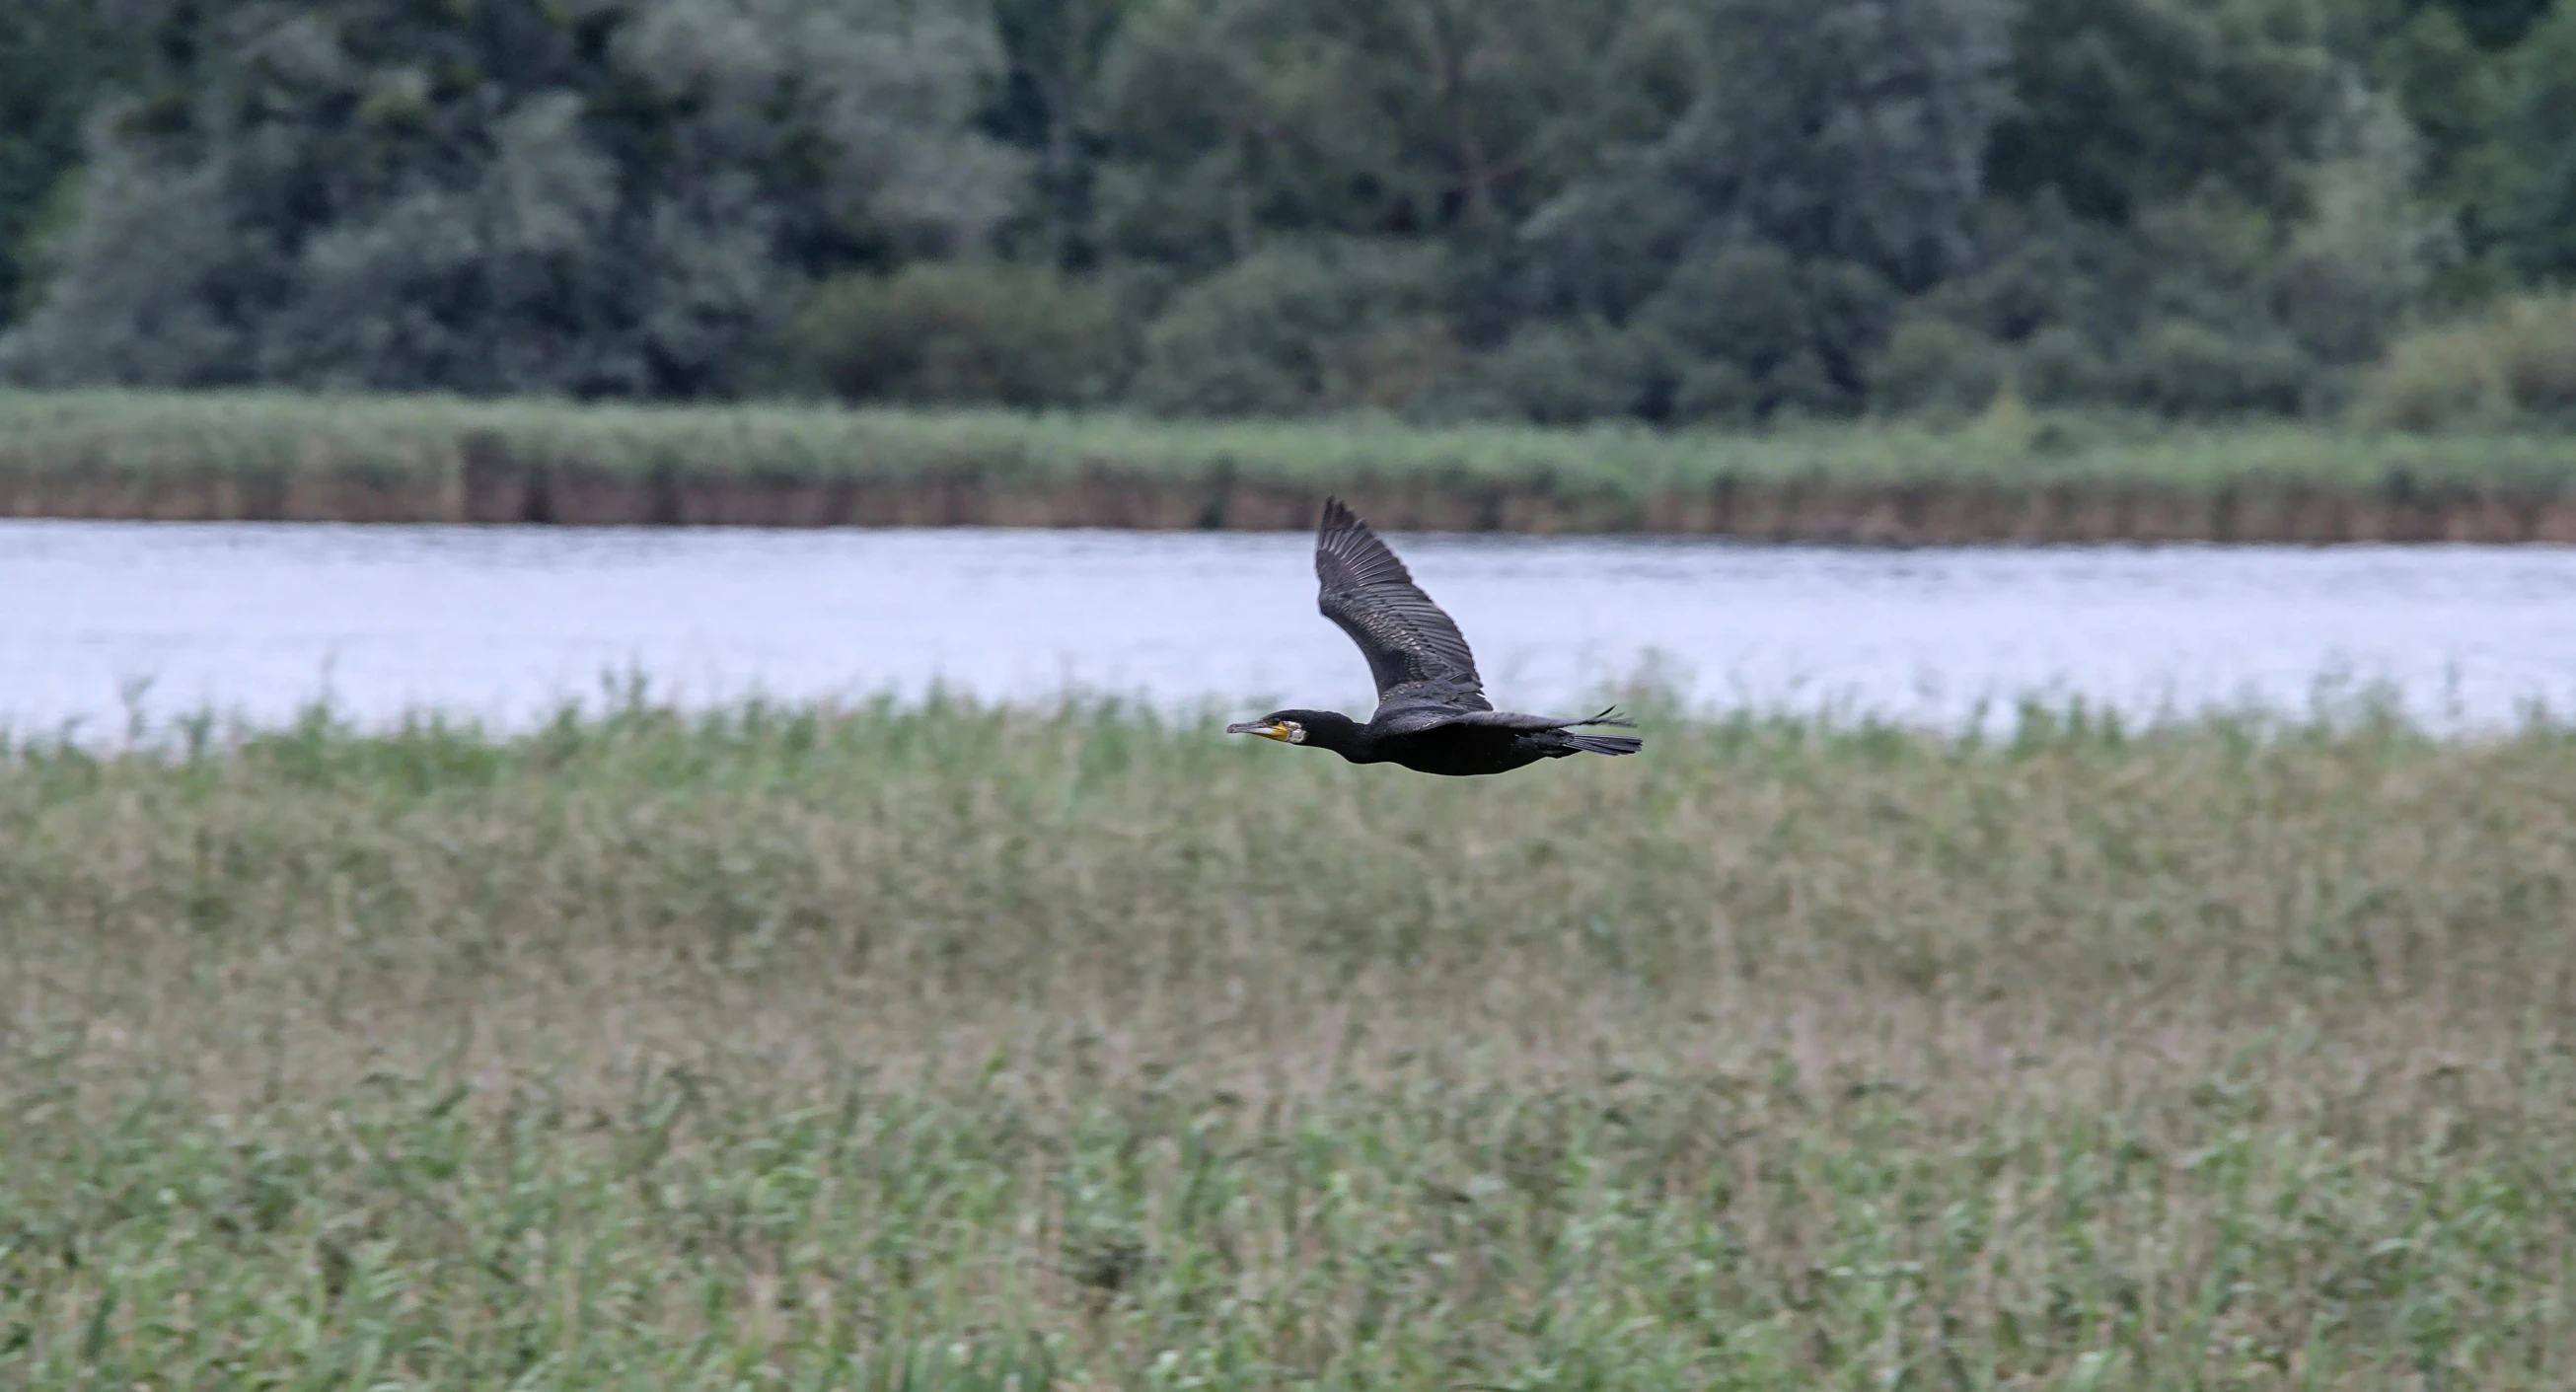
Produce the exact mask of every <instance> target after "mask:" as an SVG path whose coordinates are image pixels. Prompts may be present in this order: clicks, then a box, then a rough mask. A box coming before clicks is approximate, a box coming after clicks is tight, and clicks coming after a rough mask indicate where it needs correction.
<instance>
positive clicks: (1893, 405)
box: [1869, 319, 2005, 415]
mask: <svg viewBox="0 0 2576 1392" xmlns="http://www.w3.org/2000/svg"><path fill="white" fill-rule="evenodd" d="M2004 368H2005V357H2004V353H2003V351H2002V350H2001V349H2000V348H1998V347H1996V345H1995V344H1994V342H1993V341H1992V340H1990V339H1988V338H1987V337H1986V336H1985V335H1984V334H1981V333H1978V332H1977V331H1976V330H1974V329H1971V328H1967V327H1965V326H1963V325H1959V324H1954V323H1951V322H1950V321H1948V320H1946V319H1912V320H1908V321H1907V322H1906V323H1904V324H1903V325H1900V326H1899V327H1898V328H1897V330H1896V332H1895V333H1894V334H1891V335H1889V337H1888V340H1887V348H1886V350H1885V351H1884V352H1881V353H1880V354H1879V355H1878V359H1877V361H1876V362H1874V363H1872V364H1871V365H1870V373H1869V389H1870V404H1872V405H1873V406H1877V407H1880V408H1882V409H1885V410H1891V411H1902V412H1913V411H1922V412H1931V413H1936V414H1952V415H1960V414H1965V413H1967V412H1971V411H1974V410H1976V409H1978V408H1979V407H1981V406H1984V405H1985V404H1986V403H1987V402H1989V401H1992V400H1993V399H1994V396H1995V391H1996V389H1997V388H1999V387H2001V386H2002V385H2003V380H2004Z"/></svg>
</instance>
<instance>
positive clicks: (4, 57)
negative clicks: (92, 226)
mask: <svg viewBox="0 0 2576 1392" xmlns="http://www.w3.org/2000/svg"><path fill="white" fill-rule="evenodd" d="M131 61H132V60H131V57H130V55H129V54H128V53H127V51H126V48H125V45H124V44H123V42H122V41H121V39H120V36H119V34H118V31H117V29H116V28H115V26H113V25H111V24H109V23H108V22H107V19H106V17H105V16H104V15H102V14H101V13H100V11H99V8H98V6H97V4H96V3H95V0H11V2H10V3H9V4H7V5H0V323H6V322H7V321H8V320H9V319H11V318H12V317H14V316H15V314H16V313H18V312H21V311H23V310H24V309H25V308H27V307H28V305H29V303H30V302H31V301H32V300H33V299H34V298H35V292H36V291H37V290H38V289H39V288H40V287H39V284H38V281H39V275H38V272H39V271H40V269H41V268H40V267H39V266H37V265H36V264H35V262H36V261H37V260H39V259H40V258H41V256H42V253H43V248H42V247H41V246H39V245H38V244H37V243H38V242H39V240H40V239H42V238H44V237H45V236H46V234H48V233H51V232H54V231H55V230H56V229H55V227H54V226H52V225H51V224H53V223H55V222H58V221H59V220H60V219H61V217H62V210H63V209H64V208H66V207H68V206H70V204H71V203H72V202H73V195H74V194H75V193H76V191H77V186H78V179H79V169H80V161H81V127H82V124H83V122H84V121H85V119H86V118H87V117H88V115H89V112H90V109H91V107H92V105H93V104H94V103H95V101H96V100H97V98H98V97H99V95H100V93H101V92H102V90H103V89H104V88H105V87H106V86H107V84H108V83H110V82H111V81H113V80H114V79H115V78H116V77H118V76H120V75H122V74H123V73H124V71H125V70H126V69H127V67H128V66H129V64H130V63H131Z"/></svg>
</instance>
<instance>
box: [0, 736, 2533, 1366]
mask: <svg viewBox="0 0 2576 1392" xmlns="http://www.w3.org/2000/svg"><path fill="white" fill-rule="evenodd" d="M1646 734H1647V736H1648V746H1647V751H1646V753H1645V754H1644V755H1643V756H1642V757H1638V758H1632V759H1622V760H1615V761H1614V760H1588V761H1569V763H1567V764H1565V765H1552V766H1548V767H1545V768H1541V769H1535V770H1529V771H1525V772H1523V773H1520V774H1515V775H1511V776H1509V777H1508V778H1506V779H1502V780H1490V781H1488V780H1477V781H1467V780H1459V781H1448V780H1435V779H1426V778H1416V777H1408V776H1404V775H1402V774H1400V773H1396V772H1394V771H1391V770H1386V769H1363V768H1353V767H1349V766H1346V765H1342V764H1340V763H1339V762H1338V761H1335V760H1330V759H1324V758H1317V757H1300V756H1298V755H1297V754H1296V753H1294V752H1291V751H1284V750H1280V749H1277V748H1274V747H1270V746H1267V745H1264V746H1261V747H1257V748H1256V747H1247V746H1248V745H1250V743H1251V742H1249V741H1231V742H1229V741H1227V740H1225V739H1224V738H1222V737H1221V736H1218V735H1216V734H1215V733H1214V732H1213V729H1212V727H1211V726H1210V725H1208V724H1206V723H1201V722H1193V721H1173V720H1170V719H1165V718H1158V717H1156V716H1154V715H1152V714H1150V713H1147V712H1142V711H1135V710H1128V709H1122V708H1119V707H1117V706H1113V705H1103V704H1071V705H1067V706H1064V707H1061V708H1057V709H1049V710H1037V709H1025V708H986V707H977V706H972V705H966V704H961V703H957V702H951V701H933V702H929V703H926V704H921V705H897V704H890V703H887V704H876V705H867V706H861V707H856V708H850V709H842V710H829V709H818V708H777V707H761V706H749V707H741V708H736V709H732V710H728V711H723V712H718V713H713V714H699V715H684V714H679V713H674V712H670V711H665V710H657V709H652V708H649V707H644V706H640V705H638V706H633V707H629V708H624V709H616V710H610V711H607V712H605V713H600V714H594V715H591V716H575V715H567V716H565V717H564V718H562V719H560V720H558V721H556V722H554V723H552V724H550V725H548V726H546V727H544V728H542V729H538V730H534V731H531V732H528V733H524V734H519V735H512V736H497V735H490V734H486V733H483V732H479V731H476V730H472V729H466V728H459V727H455V726H448V725H442V724H439V723H437V722H435V721H428V720H423V721H419V722H415V723H413V724H411V725H410V726H407V727H405V728H402V729H399V730H393V731H383V732H376V733H362V732H357V731H353V730H350V729H347V728H344V727H342V726H340V725H338V724H337V723H335V722H334V721H333V720H331V719H330V718H329V717H328V716H327V715H324V714H320V713H317V714H315V715H314V716H312V717H310V718H308V719H306V720H305V721H303V722H302V723H300V724H298V725H296V726H294V727H292V728H288V729H279V730H268V731H250V732H242V731H231V732H227V731H224V730H220V729H217V728H215V727H214V726H212V725H210V724H208V723H205V722H195V723H185V724H182V725H180V726H178V727H175V728H172V729H168V730H163V731H159V732H157V733H154V734H152V735H151V736H150V737H148V738H146V739H145V740H143V741H142V742H141V743H139V744H137V745H136V746H135V747H134V748H131V749H126V750H119V751H105V750H101V749H98V748H95V747H92V748H80V747H71V746H64V745H59V744H48V743H43V742H37V743H32V744H31V743H27V742H24V741H21V742H20V743H19V744H18V745H16V746H15V747H14V748H12V749H11V750H10V751H9V752H8V753H7V754H6V756H5V758H0V964H5V982H4V983H0V984H5V994H0V1011H5V1012H6V1013H5V1014H0V1029H5V1033H0V1115H5V1116H7V1117H8V1118H9V1122H8V1124H7V1125H5V1126H0V1384H5V1385H10V1386H28V1387H72V1386H102V1387H105V1386H114V1387H127V1386H133V1385H149V1386H154V1387H165V1386H166V1387H214V1386H270V1387H295V1388H305V1387H312V1388H321V1387H375V1386H405V1387H410V1386H419V1387H458V1388H464V1387H492V1386H519V1387H536V1388H575V1387H580V1388H590V1387H605V1386H619V1387H624V1386H633V1387H647V1386H650V1387H691V1388H695V1387H705V1388H717V1387H724V1388H732V1387H742V1386H772V1385H775V1386H782V1387H812V1388H823V1387H836V1388H837V1387H868V1388H894V1387H904V1388H947V1387H955V1388H993V1389H1000V1388H1006V1387H1017V1388H1021V1389H1035V1388H1038V1387H1042V1386H1056V1385H1066V1386H1121V1387H1154V1388H1180V1387H1238V1386H1239V1387H1287V1386H1292V1385H1294V1386H1307V1385H1319V1386H1333V1387H1389V1388H1394V1387H1403V1388H1421V1387H1466V1386H1478V1387H1512V1388H1539V1387H1577V1386H1614V1385H1615V1386H1621V1387H1676V1388H1679V1387H1691V1388H1706V1387H1727V1388H1739V1387H1740V1388H1775V1387H1776V1388H1793V1387H1794V1388H1813V1387H1861V1386H1870V1387H1894V1386H1904V1387H1915V1388H1934V1387H1940V1388H1948V1387H1970V1388H1986V1387H2034V1388H2035V1387H2047V1388H2079V1387H2080V1388H2095V1389H2111V1388H2140V1389H2144V1388H2171V1387H2185V1386H2191V1387H2302V1388H2305V1387H2326V1388H2364V1387H2370V1388H2379V1387H2389V1386H2421V1387H2434V1386H2454V1387H2468V1386H2476V1387H2482V1388H2535V1389H2537V1388H2551V1387H2562V1386H2565V1385H2567V1382H2568V1380H2569V1376H2570V1371H2571V1369H2576V1331H2571V1327H2570V1322H2569V1321H2570V1314H2571V1310H2570V1304H2569V1279H2570V1267H2569V1262H2570V1259H2571V1255H2572V1254H2576V1246H2571V1238H2572V1237H2576V1175H2571V1172H2570V1170H2569V1168H2568V1163H2567V1159H2566V1157H2567V1156H2568V1155H2569V1154H2571V1153H2576V1058H2571V1055H2570V1052H2569V1049H2570V1044H2571V1042H2576V1033H2571V1030H2576V1013H2571V1003H2576V1002H2572V1001H2571V994H2570V986H2571V967H2576V956H2571V954H2570V952H2569V950H2568V940H2569V939H2568V930H2569V927H2570V911H2571V888H2576V793H2571V791H2570V790H2571V789H2576V734H2571V732H2569V731H2567V730H2564V729H2560V728H2556V727H2552V726H2547V725H2539V724H2535V725H2533V726H2531V727H2529V728H2525V729H2521V730H2518V731H2513V732H2509V733H2504V734H2498V735H2494V736H2490V737H2483V738H2479V739H2474V740H2453V739H2436V738H2432V737H2429V736H2427V735H2425V734H2423V733H2421V732H2419V731H2416V730H2414V729H2411V728H2409V727H2408V726H2406V725H2405V724H2403V723H2402V722H2400V721H2397V720H2395V719H2392V718H2389V717H2386V716H2384V715H2374V714H2371V713H2369V712H2367V711H2363V712H2360V713H2357V714H2352V715H2349V716H2346V717H2342V718H2334V719H2325V718H2320V719H2315V720H2271V719H2261V718H2254V717H2244V718H2220V717H2211V718H2205V719H2189V720H2175V721H2170V722H2164V723H2160V724H2154V725H2146V726H2138V725H2129V724H2123V723H2121V722H2119V721H2116V720H2110V719H2105V718H2100V717H2095V716H2088V715H2086V714H2085V713H2083V712H2081V711H2072V712H2070V711H2062V710H2059V711H2052V710H2048V709H2042V708H2032V709H2029V710H2026V711H2024V712H2023V713H2022V715H2021V718H2020V720H2019V722H2018V725H2017V726H2016V727H2015V728H2013V729H2012V730H2010V731H2009V732H2008V733H2004V734H1999V735H1988V736H1976V735H1934V734H1926V733H1921V732H1916V731H1911V730H1904V729H1896V728H1882V727H1874V726H1870V725H1868V724H1866V723H1857V722H1852V721H1808V720H1787V719H1767V718H1759V717H1753V716H1745V717H1741V718H1731V719H1703V720H1682V719H1679V718H1676V717H1672V716H1669V715H1667V716H1660V717H1652V718H1650V719H1649V721H1648V725H1647V728H1646Z"/></svg>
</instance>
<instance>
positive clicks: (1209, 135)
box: [1100, 0, 1689, 267]
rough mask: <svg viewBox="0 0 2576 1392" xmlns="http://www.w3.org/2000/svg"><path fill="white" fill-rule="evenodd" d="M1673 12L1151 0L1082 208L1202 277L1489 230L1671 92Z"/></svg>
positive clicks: (1667, 103)
mask: <svg viewBox="0 0 2576 1392" xmlns="http://www.w3.org/2000/svg"><path fill="white" fill-rule="evenodd" d="M1685 13H1686V12H1685V11H1684V10H1683V9H1682V8H1681V0H1157V2H1156V3H1148V4H1145V5H1142V6H1141V7H1140V8H1139V9H1138V10H1137V11H1136V12H1135V13H1134V14H1133V15H1132V16H1131V17H1130V19H1129V21H1128V23H1127V25H1126V27H1125V28H1124V29H1123V30H1122V31H1121V33H1120V35H1119V38H1118V40H1117V42H1116V44H1115V45H1114V46H1113V49H1112V51H1111V53H1110V55H1109V57H1108V58H1107V60H1106V62H1105V67H1104V76H1103V82H1104V88H1105V100H1104V108H1103V119H1104V123H1105V125H1104V134H1105V139H1106V141H1107V144H1108V150H1109V164H1108V166H1107V167H1106V168H1105V169H1104V170H1103V173H1102V181H1101V199H1100V217H1101V223H1102V229H1103V234H1104V237H1105V238H1106V240H1107V242H1108V244H1109V245H1111V246H1114V247H1116V248H1117V249H1119V250H1120V251H1121V252H1123V253H1124V254H1127V255H1133V256H1143V257H1151V258H1155V259H1159V260H1167V261H1172V262H1175V263H1178V264H1184V265H1192V266H1199V267H1209V266H1213V265H1216V264H1220V263H1222V262H1224V261H1227V260H1230V259H1234V258H1237V257H1241V256H1244V255H1248V254H1250V253H1251V252H1252V251H1253V250H1254V249H1255V248H1256V247H1257V246H1259V245H1260V243H1261V241H1262V239H1263V237H1264V236H1266V235H1268V234H1272V233H1295V234H1306V233H1339V234H1345V235H1358V236H1397V237H1416V236H1474V235H1499V234H1501V233H1503V232H1504V231H1506V230H1507V229H1508V227H1509V226H1510V224H1512V223H1513V222H1515V221H1516V220H1517V219H1518V218H1519V217H1520V216H1521V215H1522V214H1524V213H1526V212H1527V211H1528V210H1530V209H1531V208H1534V207H1536V206H1537V205H1538V204H1539V203H1541V202H1543V201H1544V200H1545V199H1546V198H1547V197H1549V196H1550V195H1552V194H1553V193H1554V192H1555V191H1556V190H1557V189H1559V188H1561V187H1562V186H1563V185H1564V183H1565V182H1566V181H1567V180H1568V179H1570V178H1572V177H1574V176H1575V175H1576V174H1578V173H1581V172H1583V171H1584V170H1585V169H1587V168H1589V167H1590V165H1591V163H1592V161H1593V158H1594V155H1595V153H1596V151H1597V150H1598V148H1599V147H1600V146H1601V145H1603V144H1605V143H1608V142H1610V141H1612V140H1614V139H1619V138H1637V137H1642V136H1644V135H1646V134H1649V133H1651V132H1653V131H1656V130H1659V129H1661V128H1662V127H1663V125H1664V124H1666V123H1667V122H1669V120H1670V119H1671V116H1672V114H1673V112H1674V111H1675V110H1677V109H1678V106H1679V102H1680V100H1681V99H1682V97H1683V95H1684V93H1685V92H1686V90H1687V84H1686V81H1685V79H1686V76H1687V72H1688V67H1687V60H1688V52H1689V45H1688V43H1687V40H1688V38H1689V35H1688V32H1687V26H1686V25H1685V24H1684V23H1683V22H1682V18H1683V15H1684V14H1685Z"/></svg>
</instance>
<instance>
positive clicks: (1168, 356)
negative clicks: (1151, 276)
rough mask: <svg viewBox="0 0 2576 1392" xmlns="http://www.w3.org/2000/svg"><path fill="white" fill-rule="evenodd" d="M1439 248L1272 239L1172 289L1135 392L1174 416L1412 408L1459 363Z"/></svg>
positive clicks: (1149, 336) (1149, 335) (1148, 338)
mask: <svg viewBox="0 0 2576 1392" xmlns="http://www.w3.org/2000/svg"><path fill="white" fill-rule="evenodd" d="M1447 271H1448V267H1447V263H1446V261H1445V259H1444V258H1443V257H1442V255H1441V254H1440V252H1439V251H1438V249H1436V248H1430V247H1419V246H1406V245H1400V244H1387V243H1379V242H1367V241H1334V242H1324V243H1312V244H1302V245H1291V246H1281V247H1274V248H1271V249H1268V250H1265V251H1261V252H1256V253H1255V254H1253V255H1251V256H1248V257H1245V258H1244V259H1243V260H1241V261H1238V262H1236V263H1235V264H1234V265H1232V266H1230V267H1228V268H1227V269H1225V270H1223V271H1220V272H1218V273H1217V274H1215V275H1214V276H1211V277H1209V278H1208V279H1206V280H1203V281H1200V282H1199V283H1198V284H1196V285H1193V286H1190V287H1189V288H1187V289H1185V290H1183V291H1181V292H1180V293H1179V294H1177V295H1175V296H1174V297H1173V298H1172V302H1171V306H1170V308H1168V309H1167V310H1165V311H1164V313H1163V315H1162V317H1161V318H1160V319H1157V320H1156V321H1155V322H1154V324H1153V326H1152V327H1151V328H1149V329H1148V330H1146V334H1145V356H1144V363H1143V367H1142V370H1141V371H1140V372H1139V373H1138V375H1137V379H1136V384H1135V388H1134V396H1135V398H1136V400H1137V401H1138V402H1139V404H1141V405H1144V406H1145V407H1147V408H1148V409H1151V410H1154V411H1157V412H1160V413H1162V414H1165V415H1175V416H1299V415H1313V414H1317V413H1321V412H1329V411H1339V410H1351V409H1372V408H1373V409H1380V410H1396V411H1402V410H1408V409H1411V408H1413V407H1415V406H1418V405H1420V404H1422V403H1423V402H1425V401H1427V400H1428V399H1429V398H1430V397H1431V396H1432V394H1433V393H1434V392H1436V391H1437V390H1438V389H1439V388H1440V387H1442V386H1443V385H1444V384H1446V383H1447V382H1448V381H1449V380H1450V379H1451V378H1452V377H1453V376H1454V375H1455V374H1456V372H1457V370H1458V368H1459V366H1460V364H1461V357H1462V355H1461V354H1460V352H1459V350H1458V347H1457V344H1456V340H1455V338H1454V337H1453V336H1452V335H1451V333H1450V331H1449V324H1448V320H1447V318H1446V316H1445V315H1444V314H1443V313H1442V304H1443V300H1444V298H1445V295H1446V292H1447V289H1448V275H1447Z"/></svg>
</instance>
